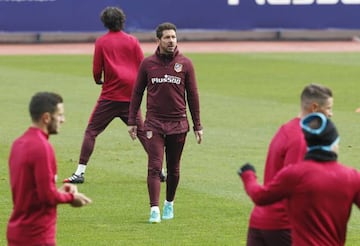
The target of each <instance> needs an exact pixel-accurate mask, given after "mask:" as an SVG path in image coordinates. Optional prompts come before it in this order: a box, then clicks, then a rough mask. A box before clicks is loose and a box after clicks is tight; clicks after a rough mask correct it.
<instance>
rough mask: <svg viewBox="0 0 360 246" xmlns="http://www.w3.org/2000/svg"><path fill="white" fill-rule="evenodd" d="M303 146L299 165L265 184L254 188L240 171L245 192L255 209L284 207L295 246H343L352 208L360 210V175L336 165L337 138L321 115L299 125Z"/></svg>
mask: <svg viewBox="0 0 360 246" xmlns="http://www.w3.org/2000/svg"><path fill="white" fill-rule="evenodd" d="M300 124H301V127H302V130H303V132H304V135H305V140H306V143H307V152H306V155H305V157H304V160H302V161H300V162H299V163H297V164H296V165H289V166H287V167H285V168H283V169H282V170H281V171H280V172H279V173H278V174H277V175H276V176H275V177H274V178H273V179H272V180H271V181H270V182H269V183H267V184H266V185H264V186H261V185H259V184H258V183H257V180H256V175H255V169H254V167H253V166H252V165H251V164H245V165H244V166H242V167H241V168H240V169H239V174H240V176H241V179H242V181H243V182H244V187H245V190H246V192H247V193H248V195H249V196H250V197H251V199H252V200H253V201H254V203H256V204H257V205H259V206H265V205H268V204H272V203H274V202H276V201H280V200H282V199H287V201H288V214H289V219H290V222H291V226H292V231H291V234H292V241H293V242H292V245H294V246H304V245H313V246H323V245H329V246H342V245H344V244H345V239H346V228H347V223H348V220H349V217H350V212H351V208H352V204H356V205H357V207H358V208H360V173H359V172H358V171H357V170H355V169H353V168H349V167H346V166H344V165H342V164H341V163H339V162H338V161H337V153H338V142H339V136H338V132H337V130H336V127H335V125H334V124H333V123H332V122H331V120H330V119H327V118H326V116H325V115H323V114H321V113H312V114H309V115H308V116H306V117H305V118H303V119H302V120H301V122H300Z"/></svg>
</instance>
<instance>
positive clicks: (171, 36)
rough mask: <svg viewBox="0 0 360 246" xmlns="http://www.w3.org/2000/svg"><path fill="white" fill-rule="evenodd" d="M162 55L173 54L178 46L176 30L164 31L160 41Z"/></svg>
mask: <svg viewBox="0 0 360 246" xmlns="http://www.w3.org/2000/svg"><path fill="white" fill-rule="evenodd" d="M158 45H159V48H160V53H161V54H173V53H174V51H175V48H176V45H177V39H176V32H175V30H164V31H163V35H162V37H161V38H160V39H158Z"/></svg>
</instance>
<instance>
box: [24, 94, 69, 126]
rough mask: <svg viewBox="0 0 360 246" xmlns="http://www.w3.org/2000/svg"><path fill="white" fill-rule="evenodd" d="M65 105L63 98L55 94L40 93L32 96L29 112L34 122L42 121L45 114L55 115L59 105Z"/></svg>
mask: <svg viewBox="0 0 360 246" xmlns="http://www.w3.org/2000/svg"><path fill="white" fill-rule="evenodd" d="M59 103H63V99H62V97H61V96H60V95H59V94H57V93H53V92H38V93H36V94H35V95H34V96H32V98H31V101H30V104H29V112H30V116H31V119H32V121H33V122H37V121H39V120H40V118H41V116H42V115H43V114H44V113H50V114H54V113H55V112H56V110H57V105H58V104H59Z"/></svg>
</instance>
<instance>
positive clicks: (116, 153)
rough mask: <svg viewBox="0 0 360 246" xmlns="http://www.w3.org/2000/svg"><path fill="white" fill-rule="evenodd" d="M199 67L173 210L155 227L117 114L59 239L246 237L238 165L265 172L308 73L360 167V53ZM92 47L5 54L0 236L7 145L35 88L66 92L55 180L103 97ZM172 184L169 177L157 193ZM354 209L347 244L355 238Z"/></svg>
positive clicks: (2, 233) (197, 62)
mask: <svg viewBox="0 0 360 246" xmlns="http://www.w3.org/2000/svg"><path fill="white" fill-rule="evenodd" d="M187 55H188V56H190V57H191V58H192V60H193V63H194V66H195V68H196V75H197V79H198V86H199V91H200V99H201V117H202V123H203V125H204V140H203V143H202V144H201V145H197V144H196V142H195V138H194V135H193V133H192V132H191V133H189V135H188V138H187V143H186V146H185V149H184V155H183V159H182V169H181V170H182V172H181V180H180V184H179V188H178V192H177V196H176V200H175V218H174V220H171V221H163V222H162V223H160V224H157V225H150V224H148V223H147V220H148V216H149V205H148V195H147V188H146V173H147V170H146V156H145V153H144V152H143V150H142V148H141V146H140V143H139V142H133V141H132V140H131V139H130V137H129V136H128V133H127V128H126V126H125V125H124V124H123V123H122V122H121V121H120V120H115V121H113V122H112V123H111V125H110V126H109V128H108V129H107V130H106V131H105V132H104V133H103V134H101V135H100V136H99V137H98V139H97V144H96V147H95V151H94V153H93V156H92V158H91V160H90V162H89V166H88V169H87V173H86V183H85V184H83V185H79V190H80V191H81V192H84V193H86V194H87V195H89V196H90V197H91V198H92V199H93V204H91V205H90V206H88V207H84V208H81V209H74V208H71V207H70V206H69V205H60V206H59V209H58V231H57V242H58V245H60V246H63V245H75V244H76V245H98V246H100V245H104V246H105V245H106V246H107V245H245V239H246V231H247V225H248V218H249V213H250V211H251V208H252V202H251V201H250V199H249V198H248V197H247V196H246V194H245V192H244V190H243V187H242V183H241V182H240V180H239V178H238V176H237V175H236V171H237V169H238V167H239V166H240V165H241V164H243V163H244V162H246V161H250V162H252V163H253V164H254V165H255V167H256V169H257V171H258V176H259V179H260V180H262V174H263V165H264V160H265V156H266V152H267V146H268V143H269V142H270V139H271V137H272V136H273V134H274V133H275V131H276V130H277V128H278V127H279V126H280V124H282V123H284V122H286V121H287V120H289V119H290V118H292V117H294V116H295V115H297V113H298V112H299V94H300V92H301V90H302V88H303V87H304V86H305V85H307V84H309V83H312V82H315V83H321V84H324V85H327V86H329V87H331V88H332V89H333V92H334V98H335V100H334V102H335V105H334V117H333V119H334V121H335V123H336V125H337V127H338V129H339V132H340V135H341V143H340V158H339V159H340V161H341V162H343V163H345V164H347V165H349V166H353V167H356V168H359V169H360V163H359V162H360V141H359V139H360V127H359V125H360V124H359V122H360V114H357V113H355V109H356V108H357V107H360V100H359V91H360V69H359V67H360V53H242V54H193V53H191V54H187ZM91 66H92V57H91V56H90V55H55V56H51V55H39V56H19V55H17V56H0V81H1V83H0V88H1V90H0V93H1V96H0V104H1V112H0V115H1V124H0V161H1V165H0V194H1V199H0V245H5V244H6V223H7V220H8V217H9V213H10V211H11V207H12V203H11V197H10V192H9V178H8V169H7V159H8V154H9V148H10V144H11V143H12V141H13V140H14V138H16V137H18V136H19V135H20V134H21V133H22V132H23V131H24V130H25V129H26V128H27V127H28V126H29V124H30V120H29V116H28V112H27V107H28V102H29V100H30V97H31V96H32V95H33V94H34V93H35V92H37V91H47V90H49V91H56V92H59V93H61V94H62V95H63V97H64V99H65V110H66V111H65V115H66V122H65V124H64V125H63V126H62V129H61V133H60V134H59V135H58V136H52V137H51V139H50V141H51V142H52V143H53V145H54V147H55V149H56V153H57V159H58V177H59V178H58V183H59V185H60V182H61V181H62V179H63V178H65V177H67V176H69V175H70V174H71V173H72V172H73V171H74V170H75V168H76V164H77V161H78V155H79V151H80V145H81V141H82V137H83V133H84V129H85V126H86V123H87V121H88V118H89V115H90V113H91V110H92V108H93V106H94V104H95V101H96V99H97V97H98V95H99V92H100V87H98V86H97V85H95V83H94V82H93V79H92V75H91V69H92V68H91ZM164 190H165V185H164V184H163V185H162V192H161V194H162V195H161V201H163V200H164ZM359 230H360V213H359V211H358V209H356V208H355V207H354V210H353V213H352V217H351V220H350V223H349V226H348V234H347V245H350V246H351V245H356V244H358V242H359V239H360V236H359V233H358V232H359Z"/></svg>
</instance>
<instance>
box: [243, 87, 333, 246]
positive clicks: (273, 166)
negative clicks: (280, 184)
mask: <svg viewBox="0 0 360 246" xmlns="http://www.w3.org/2000/svg"><path fill="white" fill-rule="evenodd" d="M300 104H301V105H300V109H301V111H300V114H299V115H298V116H297V117H295V118H293V119H291V120H290V121H289V122H287V123H285V124H284V125H282V126H281V127H280V128H279V129H278V131H277V132H276V134H275V135H274V137H273V139H272V140H271V143H270V145H269V149H268V154H267V158H266V163H265V170H264V184H265V185H266V184H268V183H269V182H270V181H271V180H272V178H273V177H274V176H275V175H276V174H277V173H278V172H279V171H280V170H281V169H282V168H283V167H285V166H287V165H289V164H291V163H295V162H298V161H300V160H302V159H303V157H304V155H305V153H306V143H305V140H304V137H303V133H302V131H301V128H300V125H299V122H300V119H301V118H303V117H304V116H306V115H307V114H309V113H312V112H321V113H323V114H325V115H326V116H327V117H331V116H332V107H333V96H332V91H331V90H330V89H329V88H327V87H325V86H322V85H318V84H309V85H307V86H305V88H304V89H303V91H302V92H301V96H300ZM285 205H286V201H279V202H277V203H274V204H272V205H269V206H257V205H256V206H255V207H254V209H253V210H252V213H251V216H250V221H249V229H248V235H247V246H272V245H273V246H290V245H291V231H290V228H291V225H290V223H289V218H288V215H287V212H286V206H285Z"/></svg>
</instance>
